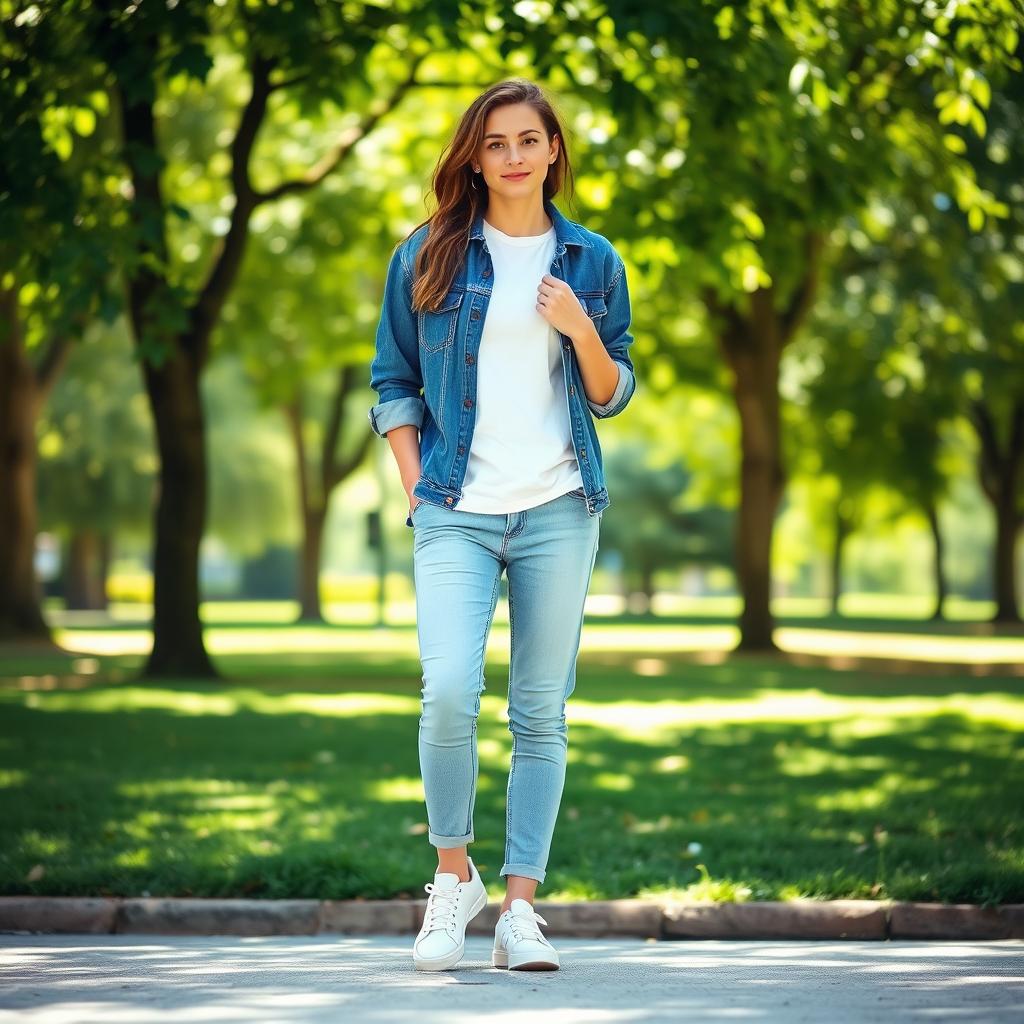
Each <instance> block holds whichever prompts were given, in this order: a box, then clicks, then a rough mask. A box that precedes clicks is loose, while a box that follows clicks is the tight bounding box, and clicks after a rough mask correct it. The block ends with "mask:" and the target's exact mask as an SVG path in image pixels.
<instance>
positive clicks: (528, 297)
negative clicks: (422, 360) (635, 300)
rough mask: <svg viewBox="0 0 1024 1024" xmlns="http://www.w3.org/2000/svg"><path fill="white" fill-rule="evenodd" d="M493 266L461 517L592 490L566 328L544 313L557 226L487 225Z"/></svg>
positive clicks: (518, 509)
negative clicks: (542, 291)
mask: <svg viewBox="0 0 1024 1024" xmlns="http://www.w3.org/2000/svg"><path fill="white" fill-rule="evenodd" d="M483 230H484V237H485V238H486V240H487V247H488V249H489V251H490V254H491V262H492V264H493V266H494V283H493V285H492V290H491V300H490V303H489V304H488V307H487V316H486V317H485V319H484V326H483V333H482V335H481V339H480V355H479V359H478V360H477V397H476V426H475V428H474V431H473V440H472V442H471V444H470V449H469V461H468V463H467V465H466V476H465V480H464V481H463V485H462V498H461V499H460V501H459V504H458V505H457V506H456V511H458V510H460V509H461V510H462V511H464V512H491V513H494V512H499V513H500V512H521V511H522V510H523V509H527V508H533V507H534V506H535V505H541V504H543V503H544V502H546V501H551V500H552V499H554V498H557V497H558V496H559V495H561V494H564V493H565V492H566V491H571V490H573V489H575V488H577V487H582V486H583V477H582V476H581V475H580V471H579V466H578V465H577V464H576V453H575V452H574V451H573V446H572V435H571V433H570V427H569V404H568V401H567V399H566V394H565V384H564V383H563V378H562V372H563V371H562V353H561V341H560V339H559V336H558V332H557V331H556V330H555V328H554V327H552V326H551V324H549V323H548V322H547V320H545V319H544V317H542V316H541V315H540V312H539V311H538V310H537V308H536V305H537V288H538V286H539V285H540V280H541V278H542V277H543V276H544V275H545V274H547V273H549V272H550V270H551V262H552V259H553V258H554V253H555V229H554V226H553V225H552V227H551V228H549V229H548V231H546V232H545V233H544V234H543V235H529V236H527V237H518V236H515V235H506V234H505V233H504V232H503V231H499V230H498V229H497V228H496V227H494V226H493V225H491V224H489V223H488V222H487V220H486V219H485V220H484V223H483Z"/></svg>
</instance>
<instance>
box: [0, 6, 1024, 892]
mask: <svg viewBox="0 0 1024 1024" xmlns="http://www.w3.org/2000/svg"><path fill="white" fill-rule="evenodd" d="M0 10H2V24H3V37H2V47H3V71H2V73H0V102H2V104H3V117H2V125H3V127H2V132H3V152H2V167H3V179H2V184H0V239H2V242H0V249H2V252H3V255H4V260H3V264H2V267H0V271H2V273H3V278H2V281H0V298H2V300H3V316H2V322H0V327H2V330H3V342H2V348H0V351H2V363H0V412H2V416H0V430H2V431H3V437H2V447H3V452H4V458H3V461H2V463H0V637H2V640H0V702H2V703H0V707H2V709H3V714H2V724H0V815H2V820H3V821H4V822H5V827H4V829H3V830H2V835H0V892H3V893H8V894H15V893H38V894H66V895H87V894H108V895H138V894H142V893H152V894H153V895H257V896H307V897H308V896H319V897H331V898H344V897H377V898H382V897H388V896H395V895H398V896H401V895H407V896H413V897H414V896H418V895H420V893H421V890H422V883H423V881H425V880H427V879H428V878H429V877H430V876H431V875H432V872H433V869H434V863H433V855H432V851H431V850H430V849H429V847H428V845H427V842H426V822H425V814H424V808H423V801H422V787H421V784H420V780H419V775H418V765H417V761H416V744H415V735H416V727H417V718H418V700H419V686H420V679H419V667H418V661H417V645H416V634H415V618H414V603H413V598H414V595H413V589H412V579H411V533H412V531H410V530H409V529H408V528H407V527H406V525H405V516H406V510H407V501H406V496H405V494H404V492H403V491H402V489H401V486H400V483H399V480H398V474H397V470H396V467H395V466H394V464H393V460H392V459H391V456H390V451H389V448H388V445H387V443H386V442H381V441H380V439H377V438H375V437H374V435H373V434H372V432H371V431H370V427H369V424H368V421H367V410H368V409H369V407H370V406H371V405H372V404H373V402H374V401H375V396H374V394H373V393H372V392H371V391H370V389H369V387H368V379H369V361H370V359H371V357H372V355H373V340H374V334H375V328H376V323H377V318H378V317H379V314H380V301H381V297H382V292H383V282H384V273H385V270H386V267H387V262H388V259H389V257H390V254H391V251H392V248H393V246H394V244H395V243H396V242H397V241H398V239H400V238H401V237H403V236H404V235H405V234H406V233H407V232H408V231H409V230H410V229H411V228H412V227H413V226H415V225H416V224H417V223H419V222H420V221H421V220H423V219H424V217H425V216H426V215H427V214H428V212H430V210H431V209H432V207H431V206H430V205H429V203H428V204H427V205H425V199H426V196H427V191H428V187H429V182H430V175H431V172H432V170H433V168H434V167H435V165H436V163H437V161H438V158H439V154H440V153H441V151H442V149H443V147H444V146H445V144H446V143H447V141H448V139H449V138H450V135H451V132H452V130H453V127H454V124H455V123H456V122H457V120H458V118H459V116H460V115H461V113H462V111H463V110H464V109H465V107H466V106H467V105H468V103H469V102H470V101H471V100H472V99H473V98H474V97H475V96H476V95H477V94H478V93H479V92H480V91H482V90H483V89H484V88H486V87H487V86H488V85H490V84H491V83H493V82H495V81H498V80H500V79H502V78H505V77H510V76H514V75H522V76H525V77H528V78H531V79H533V80H535V81H537V82H538V83H539V84H541V85H542V86H543V87H544V88H545V89H546V90H547V91H548V92H549V94H550V95H551V97H552V99H553V100H554V102H555V105H556V107H557V109H558V110H559V112H560V113H561V115H562V116H563V118H564V121H565V127H566V131H567V138H566V140H565V143H566V148H567V151H568V154H569V157H570V161H571V163H572V165H573V167H574V171H575V180H574V190H573V194H572V195H560V196H558V197H556V202H557V203H558V205H559V206H560V208H561V209H562V211H563V212H564V213H565V214H566V215H567V216H569V217H571V218H572V219H575V220H579V221H580V222H582V223H583V224H585V225H586V226H587V227H589V228H591V229H593V230H596V231H599V232H601V233H602V234H604V235H606V236H607V237H608V238H609V239H610V240H611V241H612V242H613V243H614V244H615V246H616V248H617V250H618V251H619V252H620V253H621V254H622V256H623V258H624V260H625V262H626V266H627V275H628V280H629V286H630V292H631V299H632V305H633V324H632V327H631V332H632V333H633V334H634V336H635V339H636V340H635V344H634V345H633V346H632V348H631V351H630V354H631V357H632V358H633V361H634V364H635V367H636V375H637V380H638V387H637V391H636V393H635V395H634V398H633V400H632V401H631V403H630V405H629V407H628V409H627V410H626V411H625V412H624V413H623V414H622V415H621V416H618V417H614V418H611V419H609V420H608V421H607V422H602V423H600V424H599V429H600V432H601V442H602V448H603V451H604V454H605V463H606V472H607V476H608V485H609V491H610V496H611V505H610V506H609V508H608V510H607V511H606V512H605V514H604V518H603V522H602V538H601V545H600V551H599V554H598V560H597V566H596V569H595V574H594V583H593V586H592V588H591V597H590V599H589V601H588V606H587V619H586V623H585V627H584V635H583V644H582V649H581V654H580V660H579V669H578V677H577V687H576V690H575V693H574V695H573V697H572V698H571V701H570V708H569V711H568V718H569V723H570V751H569V771H568V777H567V782H566V791H565V796H564V799H563V809H562V813H561V816H560V820H559V826H558V830H557V831H556V839H555V844H554V847H553V850H552V859H551V863H550V866H549V876H548V881H547V882H546V883H545V885H544V886H543V887H542V890H541V895H542V896H544V897H545V898H581V897H582V898H588V897H594V898H597V897H618V896H641V897H642V896H652V897H661V896H665V895H670V896H681V897H684V898H709V899H715V900H746V899H784V898H789V897H791V896H812V897H817V898H836V897H845V896H854V897H866V898H879V899H886V898H900V899H940V900H959V901H968V902H1013V901H1017V902H1020V901H1021V900H1022V899H1024V837H1022V817H1024V815H1022V811H1024V806H1022V804H1024V801H1022V800H1021V793H1022V792H1024V746H1022V742H1021V738H1022V735H1024V704H1022V700H1021V679H1022V670H1021V664H1022V662H1024V630H1022V628H1021V624H1020V611H1019V608H1020V605H1019V588H1020V583H1021V576H1022V570H1021V566H1020V560H1019V558H1018V556H1017V540H1018V536H1019V532H1020V526H1021V520H1022V511H1024V498H1022V495H1021V466H1022V463H1024V359H1022V354H1024V318H1022V315H1021V310H1022V309H1024V302H1022V295H1024V288H1022V282H1024V122H1022V115H1024V88H1022V75H1021V68H1022V64H1021V56H1022V44H1021V34H1020V30H1021V27H1022V24H1021V18H1020V14H1019V12H1017V11H1016V9H1015V5H1014V4H1012V3H1011V2H1009V0H995V2H988V3H985V4H981V3H970V2H961V3H953V4H943V5H939V4H935V3H931V2H922V3H902V2H884V3H881V4H872V5H870V6H868V5H862V4H858V3H853V4H842V5H833V4H830V3H824V2H807V0H792V2H788V3H782V2H779V0H749V2H746V3H735V4H723V3H711V2H696V0H683V2H679V3H658V2H653V3H650V4H646V5H643V6H642V7H639V6H637V5H634V4H631V3H627V2H619V0H609V2H607V3H603V4H596V3H592V2H590V0H578V2H574V3H571V4H562V5H554V4H550V3H545V2H523V3H517V4H513V5H505V4H482V3H475V2H466V3H461V4H455V3H448V2H437V0H432V2H422V0H404V2H401V3H380V4H363V3H357V2H351V3H344V4H342V3H333V2H326V0H325V2H322V3H300V2H294V3H289V2H285V0H280V2H277V3H270V2H259V0H250V2H241V0H218V2H216V3H211V4H201V5H195V4H174V3H168V4H162V5H157V4H153V3H150V2H143V3H137V4H130V5H126V6H125V5H120V6H119V5H115V4H111V3H104V2H98V3H89V4H83V3H75V2H67V3H60V2H55V3H48V4H27V3H6V4H3V5H2V6H0ZM506 593H507V589H506V585H505V583H504V581H503V583H502V594H501V600H500V603H499V609H498V613H497V616H496V621H495V627H494V630H493V632H492V636H491V640H490V644H489V647H488V664H487V674H486V680H487V691H486V694H485V696H484V698H483V701H482V706H481V718H480V727H479V743H480V747H479V750H480V768H481V779H480V784H479V789H478V797H477V811H476V832H477V835H478V837H479V841H478V842H477V843H476V844H474V846H473V848H472V852H473V855H474V860H475V861H476V863H477V864H478V866H479V867H480V868H481V871H482V872H483V874H484V877H485V881H487V882H488V884H489V886H490V887H491V888H492V892H493V893H494V894H495V895H497V893H498V891H499V890H498V888H497V887H496V886H495V882H496V872H497V869H498V867H499V866H500V863H501V857H502V851H503V848H504V834H503V828H504V794H505V778H506V773H507V769H508V755H509V751H510V742H511V737H510V735H509V733H508V730H507V718H506V717H505V714H504V712H505V700H504V697H503V696H502V694H503V691H504V689H505V685H506V683H507V667H508V629H507V622H508V616H507V604H506V603H505V596H506Z"/></svg>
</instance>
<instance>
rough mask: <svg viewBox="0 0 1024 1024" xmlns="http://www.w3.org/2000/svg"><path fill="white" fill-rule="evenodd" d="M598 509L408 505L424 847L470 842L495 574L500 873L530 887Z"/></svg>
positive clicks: (549, 808)
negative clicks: (504, 581)
mask: <svg viewBox="0 0 1024 1024" xmlns="http://www.w3.org/2000/svg"><path fill="white" fill-rule="evenodd" d="M602 514H603V513H598V514H597V515H595V516H591V515H589V514H588V512H587V506H586V503H585V498H584V496H583V493H582V491H581V490H576V491H569V492H567V493H565V494H563V495H561V496H560V497H558V498H554V499H552V500H551V501H547V502H545V503H544V504H542V505H537V506H535V507H534V508H530V509H526V510H525V511H523V512H509V513H499V514H492V513H484V512H465V511H462V512H460V511H459V510H458V509H447V508H443V507H442V506H440V505H434V504H430V503H427V502H424V501H420V502H419V503H418V504H417V505H416V507H415V508H414V509H413V510H412V516H411V520H412V527H413V535H414V536H413V575H414V581H415V586H416V624H417V632H418V635H419V647H420V661H421V663H422V667H423V687H422V694H423V702H422V714H421V715H420V728H419V758H420V771H421V774H422V777H423V789H424V794H425V797H426V805H427V827H428V832H427V838H428V840H429V842H430V843H431V844H432V845H433V846H437V847H445V848H451V847H458V846H466V845H467V844H469V843H471V842H473V841H474V839H475V836H474V834H473V807H474V802H475V799H476V785H477V774H478V762H477V743H476V739H477V737H476V731H477V717H478V716H479V714H480V698H481V695H482V693H483V691H484V690H485V689H486V687H485V685H484V663H485V652H486V649H487V638H488V635H489V634H490V630H491V623H492V621H493V619H494V609H495V606H496V605H497V601H498V588H499V583H500V580H501V574H502V570H505V571H506V573H507V576H508V604H509V620H510V631H511V658H510V668H509V689H508V717H509V725H508V728H509V731H510V732H511V733H512V765H511V770H510V771H509V776H508V794H507V800H506V805H505V863H504V865H503V866H502V868H501V872H500V874H501V875H524V876H526V877H527V878H535V879H537V881H538V882H543V881H544V877H545V874H546V869H547V860H548V853H549V851H550V848H551V838H552V835H553V834H554V829H555V819H556V818H557V817H558V809H559V805H560V803H561V799H562V788H563V785H564V783H565V762H566V751H567V749H568V727H567V725H566V721H565V705H566V700H567V699H568V697H569V695H570V694H571V693H572V691H573V689H574V688H575V686H576V656H577V653H578V651H579V644H580V635H581V632H582V629H583V605H584V601H585V600H586V596H587V590H588V588H589V586H590V577H591V573H592V572H593V568H594V560H595V558H596V557H597V547H598V534H599V532H600V521H601V516H602Z"/></svg>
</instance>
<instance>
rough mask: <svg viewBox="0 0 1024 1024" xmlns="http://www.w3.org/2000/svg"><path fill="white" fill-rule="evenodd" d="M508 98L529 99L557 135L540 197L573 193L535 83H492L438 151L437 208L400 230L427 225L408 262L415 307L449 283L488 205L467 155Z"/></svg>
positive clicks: (429, 304) (437, 299)
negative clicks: (478, 217) (411, 264)
mask: <svg viewBox="0 0 1024 1024" xmlns="http://www.w3.org/2000/svg"><path fill="white" fill-rule="evenodd" d="M512 103H528V104H529V105H530V106H531V107H533V109H534V110H536V111H537V113H538V114H539V115H540V119H541V123H542V124H543V126H544V131H545V132H546V133H547V143H548V145H549V146H550V145H551V140H552V138H553V137H554V136H555V135H557V136H558V139H559V142H560V145H559V147H558V156H557V157H556V159H555V160H554V162H553V163H551V164H550V165H549V166H548V172H547V177H546V178H545V179H544V198H545V199H550V198H551V197H552V196H555V195H558V193H559V192H560V191H561V190H562V185H563V183H565V184H566V192H567V196H568V198H569V199H570V200H571V199H572V196H573V191H574V189H573V174H572V166H571V165H570V163H569V155H568V152H567V149H566V143H565V133H564V132H563V130H562V122H561V120H560V118H559V116H558V114H556V113H555V110H554V107H553V106H552V104H551V102H550V101H549V100H548V98H547V97H546V96H545V95H544V93H543V92H542V91H541V89H540V87H539V86H537V85H536V84H534V83H533V82H531V81H529V79H526V78H509V79H506V80H505V81H502V82H498V83H497V84H496V85H492V86H491V87H490V88H489V89H487V90H486V91H485V92H483V93H481V95H480V96H478V97H477V98H476V99H475V100H474V101H473V103H472V104H471V105H470V106H469V109H468V110H466V112H465V113H464V114H463V115H462V118H461V119H460V121H459V124H458V127H457V128H456V129H455V134H454V136H453V137H452V139H451V141H450V142H449V143H448V145H447V146H445V148H444V149H443V150H442V151H441V156H440V158H439V160H438V162H437V167H436V168H435V169H434V174H433V178H432V181H431V188H430V192H431V194H433V196H434V197H435V199H436V201H437V209H436V210H435V211H434V213H432V214H431V215H430V216H429V217H428V218H427V219H426V220H423V221H420V223H419V224H417V225H416V227H414V228H413V229H412V231H410V232H409V234H408V235H406V236H405V239H408V238H410V237H411V236H412V235H414V234H415V233H416V232H417V231H418V230H419V229H420V228H421V227H423V225H424V224H428V225H429V227H428V229H427V237H426V239H425V240H424V242H423V244H422V245H421V246H420V248H419V251H418V252H417V254H416V263H415V266H414V268H413V289H412V306H413V309H415V310H434V309H436V308H437V307H438V305H439V304H440V303H441V301H442V299H444V297H445V295H446V294H447V293H448V289H449V288H450V287H451V283H452V281H453V279H454V278H455V274H456V273H457V271H458V269H459V264H460V263H461V261H462V259H463V258H464V256H465V253H466V250H467V249H468V248H469V232H470V229H471V228H472V226H473V221H474V220H475V218H476V215H477V212H478V211H479V210H482V209H486V208H487V192H488V189H487V185H486V183H485V182H484V180H483V175H482V174H479V175H478V174H476V173H475V172H474V171H473V166H472V160H473V158H474V156H475V154H476V151H477V149H478V148H479V146H480V144H481V143H482V142H483V138H484V125H485V123H486V121H487V115H488V114H489V113H490V112H491V111H492V110H494V109H495V107H503V106H507V105H509V104H512ZM405 239H403V240H402V241H405ZM399 244H401V242H400V243H399Z"/></svg>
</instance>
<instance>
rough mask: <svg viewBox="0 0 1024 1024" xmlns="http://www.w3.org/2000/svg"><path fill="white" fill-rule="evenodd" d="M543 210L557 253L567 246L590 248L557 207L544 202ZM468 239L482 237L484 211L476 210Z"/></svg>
mask: <svg viewBox="0 0 1024 1024" xmlns="http://www.w3.org/2000/svg"><path fill="white" fill-rule="evenodd" d="M544 209H545V211H546V212H547V215H548V216H549V217H550V218H551V223H552V224H553V225H554V227H555V241H556V242H557V247H558V249H559V251H562V252H564V251H565V246H567V245H579V246H583V247H585V248H590V243H589V242H588V241H587V240H586V239H585V238H584V237H583V235H581V234H580V232H579V229H578V228H577V227H576V226H575V225H574V224H573V223H572V221H570V220H568V219H567V218H566V217H564V216H563V215H562V213H561V212H560V211H559V209H558V207H556V206H555V204H554V203H553V202H552V201H551V200H550V199H545V200H544ZM469 237H470V239H471V240H472V239H474V238H479V239H483V237H484V210H477V213H476V217H475V218H474V220H473V227H472V229H471V230H470V232H469Z"/></svg>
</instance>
